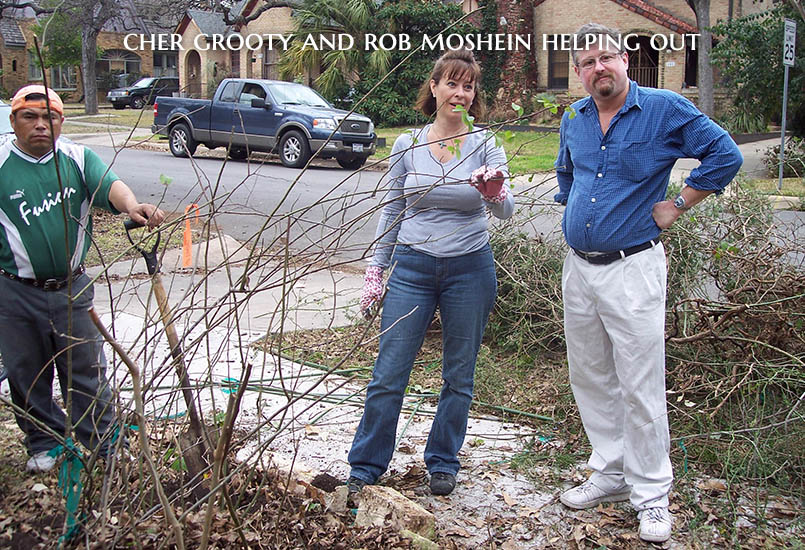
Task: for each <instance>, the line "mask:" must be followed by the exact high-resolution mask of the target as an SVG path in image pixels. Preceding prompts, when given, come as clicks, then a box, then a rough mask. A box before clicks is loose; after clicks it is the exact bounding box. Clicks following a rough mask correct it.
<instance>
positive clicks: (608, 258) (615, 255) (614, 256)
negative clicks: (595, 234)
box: [573, 239, 660, 265]
mask: <svg viewBox="0 0 805 550" xmlns="http://www.w3.org/2000/svg"><path fill="white" fill-rule="evenodd" d="M659 242H660V240H659V239H651V240H650V241H646V242H644V243H643V244H638V245H636V246H632V247H629V248H625V249H623V250H616V251H615V252H604V253H603V254H600V253H596V254H591V253H589V252H582V251H581V250H576V249H575V248H574V249H573V252H575V253H576V256H578V257H579V258H581V259H582V260H587V261H588V262H589V263H591V264H595V265H607V264H611V263H612V262H614V261H616V260H622V259H624V258H625V257H627V256H631V255H632V254H637V253H638V252H643V251H644V250H648V249H649V248H653V247H654V246H655V245H656V244H657V243H659Z"/></svg>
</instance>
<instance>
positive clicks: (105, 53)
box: [0, 0, 178, 104]
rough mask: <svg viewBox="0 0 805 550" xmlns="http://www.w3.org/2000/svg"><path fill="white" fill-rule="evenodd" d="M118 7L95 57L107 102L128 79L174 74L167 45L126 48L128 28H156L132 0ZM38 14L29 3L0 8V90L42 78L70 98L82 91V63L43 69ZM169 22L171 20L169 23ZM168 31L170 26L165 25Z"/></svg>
mask: <svg viewBox="0 0 805 550" xmlns="http://www.w3.org/2000/svg"><path fill="white" fill-rule="evenodd" d="M120 4H121V11H120V13H119V14H118V15H117V16H116V17H114V18H112V19H110V20H109V21H107V22H106V24H105V25H104V26H103V29H102V30H101V32H100V33H99V35H98V47H99V48H100V49H101V50H102V54H101V56H100V58H99V59H98V61H97V62H96V66H95V69H96V75H97V79H98V100H99V102H100V103H101V104H103V103H104V102H105V99H106V92H107V91H108V90H109V89H110V88H115V87H118V86H121V85H126V84H130V83H131V82H132V81H133V80H135V79H136V78H139V77H140V76H160V75H166V76H176V75H177V74H178V67H177V65H178V53H177V52H176V51H171V50H164V51H160V50H154V49H153V48H151V47H148V48H145V49H141V50H137V51H130V50H128V49H127V48H126V47H125V37H126V35H127V34H129V33H145V34H150V33H154V32H160V31H159V30H154V25H153V24H149V23H148V22H146V21H145V20H144V19H143V18H141V17H140V16H139V15H138V14H137V11H136V8H135V6H134V4H133V2H132V1H131V0H121V2H120ZM39 21H40V19H38V18H37V17H36V14H35V13H34V12H33V10H31V9H29V8H24V9H20V8H14V9H5V10H3V11H2V13H0V67H2V70H3V72H2V75H0V88H2V89H1V90H0V95H5V96H6V97H8V95H10V94H13V93H14V91H16V90H17V89H19V88H21V87H22V86H25V85H27V84H37V83H42V82H43V76H44V77H46V78H47V82H48V85H49V86H50V87H51V88H53V89H54V90H56V91H57V92H59V94H60V95H62V97H63V98H65V99H66V100H68V101H78V100H79V99H81V98H82V97H83V96H84V89H83V82H82V80H81V67H79V66H68V65H65V66H59V67H51V68H48V69H46V72H45V74H44V75H43V74H42V69H41V68H40V65H39V63H38V62H37V60H36V55H35V53H34V36H35V34H36V32H35V28H36V26H37V24H38V23H39ZM171 28H172V25H171ZM168 32H169V31H168Z"/></svg>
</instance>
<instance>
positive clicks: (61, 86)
mask: <svg viewBox="0 0 805 550" xmlns="http://www.w3.org/2000/svg"><path fill="white" fill-rule="evenodd" d="M77 75H78V71H77V70H76V68H75V67H73V66H70V65H58V66H56V67H51V68H49V69H48V73H47V77H48V86H49V87H51V88H53V89H54V90H75V89H76V86H77ZM28 80H34V81H37V80H38V81H41V80H43V79H42V69H41V68H40V67H39V62H38V60H37V58H36V56H35V55H34V54H33V53H32V52H28Z"/></svg>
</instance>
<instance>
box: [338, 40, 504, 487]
mask: <svg viewBox="0 0 805 550" xmlns="http://www.w3.org/2000/svg"><path fill="white" fill-rule="evenodd" d="M480 81H481V71H480V67H479V66H478V64H477V62H476V61H475V59H474V57H473V55H472V52H469V51H465V50H458V51H450V52H447V53H445V54H444V55H443V56H442V57H441V58H439V60H438V61H437V62H436V64H435V66H434V68H433V71H432V72H431V76H430V78H429V79H428V81H426V82H425V83H424V84H423V85H422V87H421V89H420V92H419V98H418V100H417V104H416V107H417V109H418V110H420V111H421V112H423V113H424V114H425V115H426V116H428V117H433V118H432V120H433V122H432V123H431V124H428V125H426V126H425V127H424V128H421V129H416V130H411V131H409V132H407V133H403V134H402V135H401V136H400V137H399V138H397V140H396V141H395V142H394V147H393V149H392V153H391V158H390V168H389V171H388V173H387V174H386V184H387V187H386V188H387V189H388V193H387V196H386V197H385V200H386V206H385V207H384V208H383V211H382V214H381V217H380V222H379V224H378V228H377V234H376V246H375V249H374V253H373V256H372V260H371V262H370V265H369V267H368V268H367V270H366V276H365V281H364V288H363V293H362V295H361V307H362V308H363V309H364V311H368V310H369V308H371V307H372V306H373V305H375V304H376V303H379V301H380V298H381V297H382V295H383V285H382V279H383V273H384V271H385V269H386V268H389V267H391V273H390V276H389V279H388V283H387V286H388V289H387V292H386V297H385V299H384V301H383V312H382V316H381V331H382V333H381V337H380V349H379V353H378V356H377V360H376V361H375V366H374V372H373V375H372V381H371V383H370V384H369V387H368V389H367V392H366V405H365V409H364V413H363V418H362V419H361V422H360V425H359V426H358V430H357V432H356V433H355V439H354V440H353V442H352V449H351V450H350V453H349V463H350V466H351V472H350V477H349V480H348V482H347V486H348V489H349V494H350V497H352V496H354V494H355V493H357V492H359V491H360V490H361V489H362V488H363V487H364V486H365V485H367V484H373V483H375V482H376V481H377V479H378V478H379V477H380V476H381V475H382V474H383V473H384V472H385V471H386V469H387V468H388V465H389V462H390V461H391V456H392V454H393V452H394V443H395V438H396V433H397V420H398V418H399V415H400V409H401V407H402V402H403V396H404V394H405V388H406V386H407V384H408V378H409V376H410V374H411V368H412V366H413V364H414V358H415V357H416V354H417V352H418V351H419V349H420V347H421V346H422V342H423V340H424V338H425V331H426V330H427V328H428V326H429V325H430V322H431V320H432V319H433V316H434V313H435V311H436V308H437V307H438V308H439V312H440V316H441V323H442V378H443V380H444V384H443V385H442V391H441V393H440V395H439V405H438V408H437V411H436V417H435V418H434V420H433V426H432V427H431V431H430V436H429V437H428V443H427V446H426V448H425V464H426V465H427V468H428V472H429V473H430V475H431V478H430V488H431V492H432V493H433V494H436V495H447V494H449V493H450V492H452V491H453V488H454V487H455V485H456V474H457V473H458V470H459V466H460V465H459V461H458V458H457V455H458V451H459V449H460V448H461V445H462V444H463V442H464V435H465V433H466V431H467V417H468V415H469V409H470V402H471V401H472V389H473V375H474V371H475V360H476V357H477V355H478V350H479V348H480V346H481V339H482V337H483V333H484V327H485V326H486V321H487V319H488V318H489V312H490V311H491V309H492V305H493V303H494V301H495V294H496V291H497V280H496V278H495V266H494V260H493V258H492V251H491V249H490V247H489V233H488V230H487V219H488V212H491V213H492V215H494V216H495V217H497V218H502V219H505V218H508V217H510V216H511V215H512V212H513V211H514V199H513V197H512V194H511V191H510V189H509V186H508V185H506V184H505V183H506V179H507V177H508V168H507V166H506V155H505V153H504V151H503V149H502V148H501V147H498V146H496V145H495V139H494V136H492V135H491V134H490V133H488V132H487V131H485V130H481V129H475V130H473V131H471V132H468V130H467V127H466V126H465V125H464V124H463V122H462V112H463V111H467V112H468V113H469V114H470V115H472V116H474V117H476V119H478V118H480V117H482V116H483V113H484V106H483V104H482V100H481V96H480V94H479V90H478V85H479V83H480Z"/></svg>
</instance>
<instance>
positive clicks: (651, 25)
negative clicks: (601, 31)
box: [498, 0, 773, 104]
mask: <svg viewBox="0 0 805 550" xmlns="http://www.w3.org/2000/svg"><path fill="white" fill-rule="evenodd" d="M772 1H773V0H759V1H755V0H712V2H711V12H710V21H711V24H715V23H716V22H718V21H719V20H722V21H723V20H729V19H731V18H733V17H740V16H742V15H748V14H750V13H756V12H759V11H762V10H764V9H767V8H768V7H770V6H771V4H772ZM498 14H499V15H500V16H501V27H502V28H503V27H504V25H503V23H505V24H506V27H505V32H510V33H518V34H520V33H532V39H533V44H532V48H531V51H529V52H524V51H521V52H509V55H508V59H507V60H506V63H505V65H504V68H503V71H502V74H504V75H511V77H510V80H509V81H506V82H505V86H504V85H502V86H501V88H500V90H498V99H499V100H500V101H504V102H509V101H514V100H522V98H523V96H530V95H532V94H534V93H536V92H543V91H548V92H551V93H555V94H559V95H565V94H566V95H568V96H570V97H581V96H584V95H586V93H585V92H584V89H583V88H582V86H581V83H580V81H579V80H578V78H576V77H575V75H574V72H573V64H572V60H571V57H570V52H569V51H567V50H566V49H565V50H563V49H562V48H561V46H559V44H560V42H559V39H560V36H561V35H570V34H572V33H574V32H575V31H576V30H577V29H578V28H579V27H580V26H581V25H583V24H585V23H588V22H590V21H595V22H598V23H602V24H604V25H607V26H610V27H614V28H617V29H618V30H620V31H621V32H622V33H624V34H627V33H628V34H633V35H634V38H632V39H631V40H630V42H629V44H630V45H631V47H632V48H634V47H635V46H636V45H639V48H637V49H635V50H634V51H631V52H630V53H629V76H630V78H632V79H633V80H635V81H637V82H638V83H639V84H641V85H644V86H652V87H658V88H665V89H669V90H673V91H676V92H679V93H682V94H683V95H686V96H688V97H689V98H690V99H692V100H693V101H695V100H696V99H697V93H696V72H697V56H696V51H695V48H694V42H693V40H695V39H693V38H692V37H690V36H688V37H687V38H686V35H694V34H696V33H697V32H698V30H697V26H696V16H695V14H694V12H693V10H692V9H691V8H690V7H689V6H688V4H687V2H686V1H685V0H650V1H649V0H527V1H524V0H500V2H499V3H498ZM498 32H504V31H498ZM655 36H656V38H655V39H654V41H652V37H655ZM557 46H558V47H557ZM716 82H718V75H716ZM502 84H503V82H502ZM716 95H717V96H719V95H720V96H722V98H723V96H724V94H719V93H718V91H717V92H716ZM504 104H508V103H504ZM717 104H718V97H717Z"/></svg>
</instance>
